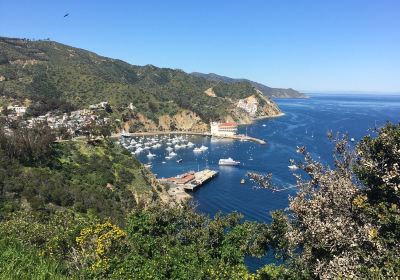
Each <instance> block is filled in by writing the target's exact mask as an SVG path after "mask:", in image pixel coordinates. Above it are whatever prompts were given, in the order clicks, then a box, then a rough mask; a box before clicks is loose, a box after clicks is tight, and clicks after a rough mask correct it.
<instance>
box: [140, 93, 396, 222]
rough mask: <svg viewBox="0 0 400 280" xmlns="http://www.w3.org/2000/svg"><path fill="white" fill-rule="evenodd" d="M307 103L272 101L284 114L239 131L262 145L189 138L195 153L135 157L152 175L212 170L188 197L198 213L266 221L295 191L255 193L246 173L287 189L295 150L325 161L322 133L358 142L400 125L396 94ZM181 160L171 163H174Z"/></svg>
mask: <svg viewBox="0 0 400 280" xmlns="http://www.w3.org/2000/svg"><path fill="white" fill-rule="evenodd" d="M309 96H310V98H308V99H278V100H276V102H277V103H278V105H279V107H280V108H281V110H282V111H283V112H284V113H285V115H284V116H282V117H278V118H272V119H263V120H259V121H257V122H255V123H254V124H251V125H248V126H241V127H240V128H239V130H240V132H241V133H246V131H247V134H248V135H250V136H254V137H257V138H261V139H265V140H267V142H268V143H267V145H259V144H256V143H253V142H240V141H234V140H226V139H225V140H215V139H211V138H207V137H190V140H191V141H192V142H193V143H195V144H196V145H197V146H200V145H205V146H207V147H209V149H208V151H206V152H205V153H202V154H199V155H196V154H195V153H193V151H192V149H181V150H178V151H176V152H177V154H178V156H177V157H176V158H175V159H174V160H165V155H166V151H165V147H164V146H163V147H161V148H160V149H156V150H153V151H152V152H153V153H155V154H156V155H157V156H156V157H155V158H154V159H153V160H149V159H148V158H147V157H146V156H145V153H144V154H141V155H140V156H139V159H140V160H141V161H142V162H144V163H149V162H151V163H152V171H153V172H154V173H156V174H157V176H158V177H169V176H174V175H177V174H180V173H183V172H186V171H189V170H197V169H202V168H205V167H208V168H211V169H216V170H218V171H219V175H218V177H217V178H215V179H214V180H212V181H210V182H209V183H207V184H206V185H204V186H202V187H200V188H199V189H197V190H196V191H194V192H193V193H192V194H193V200H194V202H195V203H196V204H197V209H198V211H200V212H202V213H206V214H210V215H214V214H215V213H217V212H218V211H221V212H223V213H230V212H232V211H239V212H240V213H242V214H243V215H244V217H245V218H246V219H249V220H256V221H264V222H269V221H270V219H271V216H270V212H271V211H273V210H276V209H284V208H285V207H287V206H288V197H289V195H294V194H295V191H296V190H295V188H293V189H288V190H287V191H282V192H272V191H271V190H263V189H255V188H254V187H253V184H252V183H251V182H250V181H249V180H246V183H245V184H240V180H241V179H242V178H245V174H246V172H248V171H257V172H262V173H272V174H273V179H274V182H275V183H276V184H279V185H281V186H282V187H290V186H293V185H294V183H295V180H294V177H293V175H292V172H291V171H290V170H289V169H288V165H289V160H290V159H295V160H301V156H300V155H299V154H297V153H296V146H306V147H307V149H308V151H310V152H311V154H312V155H313V156H314V157H315V158H320V160H321V161H323V162H326V163H329V162H330V161H331V151H332V145H331V143H330V142H329V141H328V139H327V137H326V135H327V132H328V131H330V130H332V131H333V132H334V133H335V132H340V133H348V134H349V137H352V138H355V140H356V141H358V140H359V139H360V138H361V137H363V136H364V135H366V134H370V133H372V131H371V130H370V129H371V128H373V127H375V126H378V127H379V126H382V125H384V124H385V122H386V121H391V122H393V123H398V122H399V121H400V95H359V94H357V95H355V94H353V95H351V94H346V95H345V94H343V95H332V94H329V95H323V94H310V95H309ZM226 157H232V158H234V159H235V160H239V161H240V162H241V163H242V164H241V166H239V167H219V166H218V160H219V159H220V158H226ZM180 158H181V159H183V161H182V163H180V164H178V163H176V159H180ZM163 161H164V162H166V163H162V162H163Z"/></svg>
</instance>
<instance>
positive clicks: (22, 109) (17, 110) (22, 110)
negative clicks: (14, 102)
mask: <svg viewBox="0 0 400 280" xmlns="http://www.w3.org/2000/svg"><path fill="white" fill-rule="evenodd" d="M7 109H8V110H11V111H14V112H15V113H17V115H18V116H22V115H23V114H25V113H26V107H24V106H8V107H7Z"/></svg>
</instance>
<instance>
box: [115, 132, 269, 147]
mask: <svg viewBox="0 0 400 280" xmlns="http://www.w3.org/2000/svg"><path fill="white" fill-rule="evenodd" d="M121 135H122V136H126V137H143V136H154V135H195V136H206V137H216V138H226V139H233V140H240V141H252V142H255V143H258V144H261V145H265V144H267V142H266V141H264V140H262V139H259V138H255V137H250V136H247V135H242V134H239V135H225V136H222V135H218V136H217V135H213V134H211V133H210V132H194V131H149V132H134V133H124V134H116V135H113V137H120V136H121Z"/></svg>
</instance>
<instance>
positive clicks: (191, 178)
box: [158, 169, 218, 191]
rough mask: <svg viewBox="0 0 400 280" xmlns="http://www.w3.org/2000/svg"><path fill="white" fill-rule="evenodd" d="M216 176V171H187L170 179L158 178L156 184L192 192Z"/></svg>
mask: <svg viewBox="0 0 400 280" xmlns="http://www.w3.org/2000/svg"><path fill="white" fill-rule="evenodd" d="M217 175H218V171H215V170H211V169H204V170H202V171H198V172H194V171H189V172H186V173H184V174H181V175H177V176H175V177H170V178H160V179H158V182H159V183H161V184H163V185H167V186H170V187H180V188H183V189H184V190H188V191H193V190H195V189H196V188H197V187H200V186H202V185H204V184H205V183H206V182H208V181H209V180H211V179H212V178H214V177H216V176H217Z"/></svg>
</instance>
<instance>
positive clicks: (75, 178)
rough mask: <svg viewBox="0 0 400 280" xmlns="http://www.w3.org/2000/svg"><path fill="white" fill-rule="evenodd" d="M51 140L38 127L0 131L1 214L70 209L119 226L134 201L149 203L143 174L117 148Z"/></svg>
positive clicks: (148, 187) (48, 133)
mask: <svg viewBox="0 0 400 280" xmlns="http://www.w3.org/2000/svg"><path fill="white" fill-rule="evenodd" d="M53 140H54V138H53V136H52V134H51V131H50V130H49V129H48V128H47V129H46V127H43V128H42V127H41V126H40V127H34V128H31V129H28V128H21V129H20V128H17V129H16V130H14V131H13V132H12V133H11V134H10V133H5V131H0V179H1V181H0V191H1V192H0V199H1V201H2V203H1V208H0V210H1V213H2V214H6V213H8V212H13V211H16V210H18V209H23V208H31V209H33V210H34V211H44V212H47V211H53V210H55V209H57V208H58V207H70V208H73V209H75V210H76V211H78V212H81V213H85V212H88V211H92V212H94V213H97V215H99V216H100V217H104V218H105V217H110V218H112V219H113V220H114V221H115V222H117V223H122V222H123V220H124V217H125V215H126V214H127V213H128V212H129V211H131V210H132V209H133V207H135V205H136V199H135V197H134V195H140V196H142V197H143V199H149V200H151V199H152V197H153V189H152V186H151V184H150V183H149V181H148V176H149V175H148V172H147V171H146V170H145V168H144V167H143V166H142V165H141V164H140V163H139V162H138V161H137V160H136V159H134V158H133V157H132V156H131V155H130V154H129V153H128V152H127V151H126V150H124V149H123V148H122V147H120V146H118V145H116V144H114V143H112V142H110V141H108V140H105V141H103V142H99V143H98V144H97V145H96V146H92V145H90V144H87V143H85V142H79V141H70V142H60V143H53Z"/></svg>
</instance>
